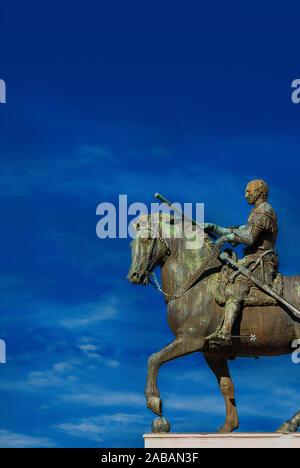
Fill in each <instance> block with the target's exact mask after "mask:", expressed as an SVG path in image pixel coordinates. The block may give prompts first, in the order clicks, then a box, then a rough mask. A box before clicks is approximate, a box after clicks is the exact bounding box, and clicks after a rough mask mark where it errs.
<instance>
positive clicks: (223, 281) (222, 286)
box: [215, 249, 284, 307]
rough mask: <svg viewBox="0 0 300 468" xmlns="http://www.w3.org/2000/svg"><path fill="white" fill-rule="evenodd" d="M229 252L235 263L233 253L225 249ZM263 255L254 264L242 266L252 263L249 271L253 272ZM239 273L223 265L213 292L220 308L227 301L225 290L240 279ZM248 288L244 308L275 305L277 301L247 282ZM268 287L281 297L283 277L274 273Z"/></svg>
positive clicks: (234, 254)
mask: <svg viewBox="0 0 300 468" xmlns="http://www.w3.org/2000/svg"><path fill="white" fill-rule="evenodd" d="M229 250H230V255H231V256H233V257H235V261H236V262H237V261H238V259H237V256H236V253H235V252H234V251H232V250H231V249H227V251H229ZM264 255H265V253H264V254H262V255H261V257H260V258H259V259H258V260H257V261H256V262H255V263H254V262H253V260H251V261H250V262H249V264H247V263H246V264H244V265H243V266H245V267H249V266H250V264H251V263H254V265H252V268H249V269H250V270H251V271H253V270H254V269H255V268H256V267H257V266H258V265H259V264H261V263H262V262H261V260H262V258H263V256H264ZM241 276H243V275H241V273H239V272H237V271H236V270H234V269H233V268H232V267H230V266H229V265H223V267H222V269H221V271H220V273H219V276H218V280H217V285H216V292H215V300H216V302H217V304H219V305H220V306H224V305H225V303H226V301H227V299H228V295H227V294H226V288H227V286H228V285H229V284H230V283H233V282H234V281H236V280H237V278H240V277H241ZM249 286H250V291H249V293H248V295H247V297H246V298H245V299H244V303H243V304H244V307H245V306H274V305H277V304H278V302H277V300H276V299H275V298H274V297H272V296H269V295H268V294H267V293H265V292H264V291H262V290H261V289H260V288H258V287H257V286H256V285H255V284H254V283H252V282H251V281H250V280H249ZM268 286H270V288H271V289H272V290H273V291H274V292H276V293H277V294H278V295H280V296H283V289H284V279H283V275H282V274H281V273H278V272H274V274H273V278H272V281H270V282H269V283H268Z"/></svg>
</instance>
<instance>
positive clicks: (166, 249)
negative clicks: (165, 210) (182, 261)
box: [144, 231, 171, 278]
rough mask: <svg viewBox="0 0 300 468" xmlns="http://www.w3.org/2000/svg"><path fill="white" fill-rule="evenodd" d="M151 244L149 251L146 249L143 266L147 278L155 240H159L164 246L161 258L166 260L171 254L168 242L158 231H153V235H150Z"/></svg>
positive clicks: (149, 272)
mask: <svg viewBox="0 0 300 468" xmlns="http://www.w3.org/2000/svg"><path fill="white" fill-rule="evenodd" d="M151 240H152V242H151V244H150V248H149V251H148V254H147V258H146V267H145V272H144V275H146V276H147V277H148V278H149V276H151V275H152V272H151V271H150V270H149V268H150V265H151V261H152V257H153V252H154V248H155V244H156V241H157V240H159V241H160V242H161V244H162V246H163V248H164V256H163V260H164V261H166V260H167V258H168V257H169V256H170V255H171V249H170V247H169V244H168V242H167V241H166V239H164V238H163V237H162V236H160V235H159V232H158V231H156V232H154V236H153V237H151Z"/></svg>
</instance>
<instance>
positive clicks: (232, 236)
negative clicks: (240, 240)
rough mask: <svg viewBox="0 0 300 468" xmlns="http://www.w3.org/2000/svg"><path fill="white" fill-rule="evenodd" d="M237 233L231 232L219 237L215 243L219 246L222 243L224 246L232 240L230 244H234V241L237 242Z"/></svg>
mask: <svg viewBox="0 0 300 468" xmlns="http://www.w3.org/2000/svg"><path fill="white" fill-rule="evenodd" d="M236 240H237V239H236V235H235V234H233V233H231V234H226V235H225V236H221V237H219V239H218V240H217V242H216V243H215V245H217V246H219V245H221V246H222V247H223V245H224V244H226V242H230V244H231V245H232V243H233V244H234V243H236Z"/></svg>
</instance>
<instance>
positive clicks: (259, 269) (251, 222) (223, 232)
mask: <svg viewBox="0 0 300 468" xmlns="http://www.w3.org/2000/svg"><path fill="white" fill-rule="evenodd" d="M268 193H269V188H268V186H267V184H266V183H265V182H264V181H263V180H252V181H251V182H249V183H248V185H247V187H246V194H245V198H246V199H247V200H248V203H249V204H250V205H254V209H253V210H252V211H251V213H250V216H249V218H248V221H247V224H246V225H245V226H240V227H235V228H231V227H230V228H222V227H220V226H218V225H216V224H210V223H206V224H205V225H204V230H205V232H215V233H216V234H217V235H219V236H221V237H220V238H219V239H218V240H217V242H216V244H217V245H218V246H220V245H221V246H223V245H224V244H225V243H226V242H230V244H231V245H232V246H236V245H237V244H244V245H246V246H247V247H246V248H244V258H243V259H242V260H240V261H239V264H240V265H242V266H246V267H249V265H250V264H252V268H253V266H254V268H255V270H254V271H253V274H254V275H256V276H257V277H258V278H259V279H260V280H262V281H263V282H264V283H266V284H268V285H271V284H272V282H273V279H274V277H275V275H276V272H277V271H278V258H277V256H276V255H275V253H274V247H275V243H276V237H277V232H278V225H277V217H276V214H275V211H274V210H273V208H272V206H271V205H270V204H269V203H268V201H267V200H268ZM250 269H251V268H250ZM252 286H254V284H253V283H252V282H251V281H250V280H249V279H247V278H246V277H244V276H243V275H236V276H235V278H234V280H233V281H231V282H229V284H228V285H227V287H226V290H225V295H226V304H225V313H224V321H223V325H222V326H221V328H220V327H219V329H218V330H216V332H214V333H213V334H212V335H210V336H208V337H207V339H212V338H214V339H220V340H224V339H230V336H231V330H232V326H233V323H234V321H235V319H236V317H237V315H238V313H239V312H240V310H241V308H242V306H243V302H244V300H245V299H246V297H247V295H248V293H249V291H250V288H251V287H252Z"/></svg>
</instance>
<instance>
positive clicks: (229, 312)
mask: <svg viewBox="0 0 300 468" xmlns="http://www.w3.org/2000/svg"><path fill="white" fill-rule="evenodd" d="M241 302H242V300H241V298H238V297H231V298H229V299H228V300H227V302H226V304H225V310H224V321H223V325H222V327H219V328H218V329H217V330H216V331H215V332H214V333H212V334H211V335H209V336H208V337H206V341H208V340H212V339H213V340H220V341H224V340H230V338H231V330H232V326H233V324H234V321H235V319H236V317H237V315H238V313H239V311H240V310H241Z"/></svg>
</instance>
